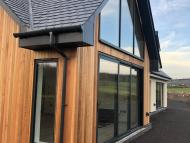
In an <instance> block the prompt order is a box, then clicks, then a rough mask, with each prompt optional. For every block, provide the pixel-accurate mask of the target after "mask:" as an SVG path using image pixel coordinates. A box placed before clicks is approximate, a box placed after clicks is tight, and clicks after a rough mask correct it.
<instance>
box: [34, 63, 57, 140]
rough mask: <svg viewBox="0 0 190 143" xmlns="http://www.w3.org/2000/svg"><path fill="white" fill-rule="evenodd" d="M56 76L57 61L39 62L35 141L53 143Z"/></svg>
mask: <svg viewBox="0 0 190 143" xmlns="http://www.w3.org/2000/svg"><path fill="white" fill-rule="evenodd" d="M56 78H57V64H56V63H53V62H52V63H38V64H37V87H36V89H37V91H36V112H35V133H34V141H35V142H47V143H53V137H54V117H55V116H54V114H55V101H56Z"/></svg>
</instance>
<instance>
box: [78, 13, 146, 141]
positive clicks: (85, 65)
mask: <svg viewBox="0 0 190 143" xmlns="http://www.w3.org/2000/svg"><path fill="white" fill-rule="evenodd" d="M95 29H96V32H95V45H94V47H83V48H79V49H78V64H79V70H78V71H79V77H80V78H79V79H78V80H79V86H80V87H79V88H78V98H79V99H78V101H79V104H78V111H79V112H78V126H77V128H78V129H77V134H76V138H77V143H96V137H97V135H96V133H97V132H96V131H97V130H96V129H97V126H96V124H97V120H96V119H97V90H98V83H97V81H98V78H97V76H98V55H99V53H104V54H106V55H108V56H112V57H115V58H117V59H121V60H124V61H126V62H130V63H133V64H135V65H138V66H141V67H143V69H144V103H143V105H144V113H143V124H144V125H147V124H149V123H150V120H149V116H146V113H147V112H149V109H150V108H149V106H148V105H149V102H150V99H149V97H150V96H149V90H150V87H149V86H150V85H149V84H150V83H149V80H150V78H149V77H150V74H149V69H150V64H149V56H148V51H147V48H145V59H144V61H141V60H138V59H135V58H133V57H132V56H129V55H126V54H124V53H122V52H120V51H118V50H115V49H113V48H110V47H109V46H107V45H105V44H102V43H101V42H100V41H99V18H98V17H97V20H96V28H95Z"/></svg>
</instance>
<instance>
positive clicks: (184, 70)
mask: <svg viewBox="0 0 190 143" xmlns="http://www.w3.org/2000/svg"><path fill="white" fill-rule="evenodd" d="M161 58H162V63H163V70H164V71H166V72H167V73H168V74H169V75H170V76H171V77H173V78H190V72H189V71H190V50H189V51H183V50H182V51H180V50H178V51H174V52H173V51H172V52H161Z"/></svg>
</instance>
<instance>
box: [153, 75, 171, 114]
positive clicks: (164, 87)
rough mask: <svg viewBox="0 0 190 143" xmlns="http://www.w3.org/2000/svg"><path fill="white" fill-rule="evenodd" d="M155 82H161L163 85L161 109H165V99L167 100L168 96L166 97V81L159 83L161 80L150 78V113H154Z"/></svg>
mask: <svg viewBox="0 0 190 143" xmlns="http://www.w3.org/2000/svg"><path fill="white" fill-rule="evenodd" d="M156 82H161V83H163V84H164V85H163V97H164V98H163V107H167V106H168V105H167V98H168V95H167V82H166V81H161V80H156V79H153V78H151V80H150V83H151V85H150V87H151V90H150V99H151V101H150V112H154V111H156Z"/></svg>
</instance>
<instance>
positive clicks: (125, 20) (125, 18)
mask: <svg viewBox="0 0 190 143" xmlns="http://www.w3.org/2000/svg"><path fill="white" fill-rule="evenodd" d="M121 48H122V49H124V50H126V51H128V52H130V53H132V54H133V0H122V7H121Z"/></svg>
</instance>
